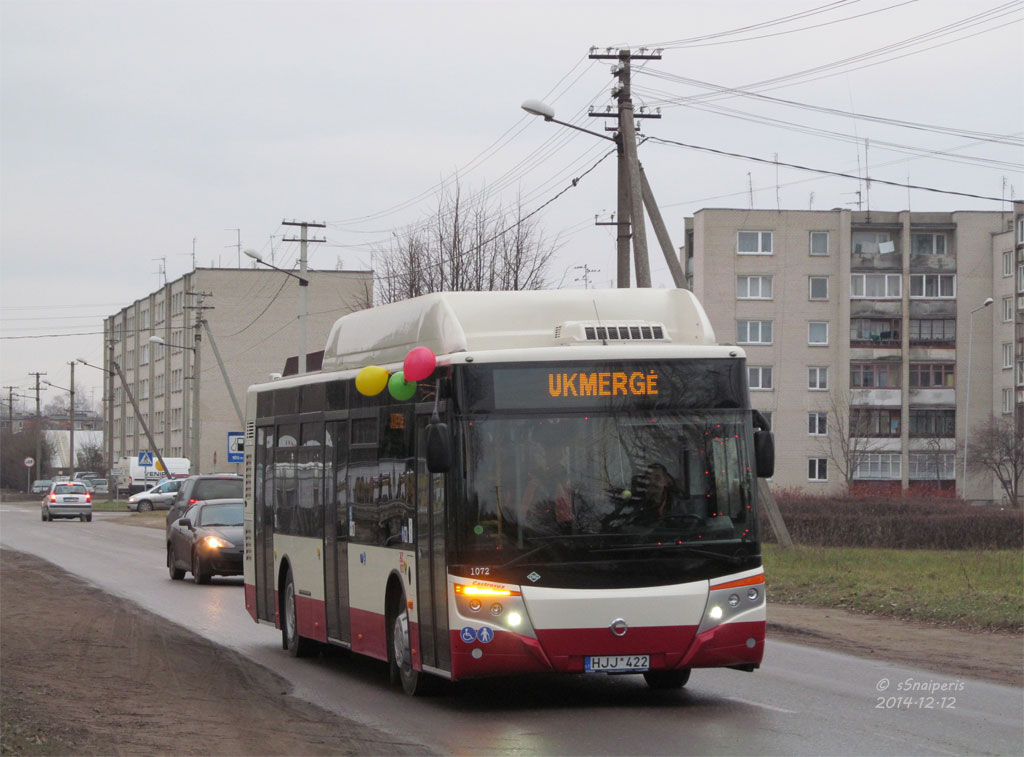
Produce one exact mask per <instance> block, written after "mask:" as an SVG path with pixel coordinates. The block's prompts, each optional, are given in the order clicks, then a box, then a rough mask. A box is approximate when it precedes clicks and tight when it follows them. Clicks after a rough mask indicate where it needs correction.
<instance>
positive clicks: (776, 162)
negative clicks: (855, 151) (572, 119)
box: [648, 137, 1006, 202]
mask: <svg viewBox="0 0 1024 757" xmlns="http://www.w3.org/2000/svg"><path fill="white" fill-rule="evenodd" d="M648 140H650V141H651V142H658V143H661V144H666V145H675V146H676V147H685V148H686V149H688V150H699V151H700V152H709V153H713V154H715V155H725V156H727V157H730V158H740V159H741V160H752V161H754V162H756V163H769V164H771V165H779V166H785V167H786V168H795V169H796V170H798V171H811V172H813V173H819V174H823V175H825V176H839V177H841V178H844V179H854V180H856V181H864V177H863V176H857V175H855V174H850V173H843V172H841V171H830V170H828V169H826V168H813V167H811V166H802V165H799V164H797V163H785V162H783V161H780V160H769V159H767V158H758V157H755V156H753V155H744V154H742V153H738V152H728V151H727V150H718V149H715V148H714V147H704V146H702V145H691V144H687V143H686V142H676V141H675V140H672V139H662V138H661V137H648ZM869 180H870V181H871V182H872V183H873V184H886V185H888V186H892V187H900V188H902V189H920V190H922V191H924V192H936V193H938V194H946V195H956V196H958V197H970V198H973V199H976V200H994V201H995V202H1006V198H1005V197H990V196H988V195H979V194H972V193H970V192H956V191H954V190H952V189H938V188H936V187H926V186H922V185H919V184H909V183H901V182H898V181H886V180H885V179H875V178H871V179H869Z"/></svg>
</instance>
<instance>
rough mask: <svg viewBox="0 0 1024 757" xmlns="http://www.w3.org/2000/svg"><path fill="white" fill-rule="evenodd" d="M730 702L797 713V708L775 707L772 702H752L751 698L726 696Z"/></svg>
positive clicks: (788, 713)
mask: <svg viewBox="0 0 1024 757" xmlns="http://www.w3.org/2000/svg"><path fill="white" fill-rule="evenodd" d="M726 699H728V700H729V701H730V702H739V703H740V704H749V705H750V706H751V707H761V708H764V709H766V710H771V711H772V712H781V713H784V714H786V715H796V714H797V711H796V710H787V709H784V708H782V707H773V706H772V705H770V704H761V703H760V702H751V701H750V700H749V699H740V698H739V697H726Z"/></svg>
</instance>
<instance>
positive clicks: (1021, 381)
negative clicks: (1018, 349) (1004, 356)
mask: <svg viewBox="0 0 1024 757" xmlns="http://www.w3.org/2000/svg"><path fill="white" fill-rule="evenodd" d="M1017 386H1024V360H1018V361H1017Z"/></svg>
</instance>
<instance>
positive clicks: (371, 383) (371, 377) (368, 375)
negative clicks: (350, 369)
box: [356, 365, 388, 397]
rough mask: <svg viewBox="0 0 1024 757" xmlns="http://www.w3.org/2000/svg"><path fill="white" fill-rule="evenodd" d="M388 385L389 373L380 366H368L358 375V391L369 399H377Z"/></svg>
mask: <svg viewBox="0 0 1024 757" xmlns="http://www.w3.org/2000/svg"><path fill="white" fill-rule="evenodd" d="M387 385H388V372H387V370H386V369H384V368H381V367H380V366H379V365H368V366H366V367H365V368H363V370H361V371H359V373H357V374H356V390H357V391H358V392H359V393H360V394H365V395H366V396H367V397H375V396H377V395H378V394H380V393H381V392H383V391H384V387H385V386H387Z"/></svg>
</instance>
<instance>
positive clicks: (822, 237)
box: [811, 231, 828, 255]
mask: <svg viewBox="0 0 1024 757" xmlns="http://www.w3.org/2000/svg"><path fill="white" fill-rule="evenodd" d="M811 254H812V255H828V232H827V231H812V232H811Z"/></svg>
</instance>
